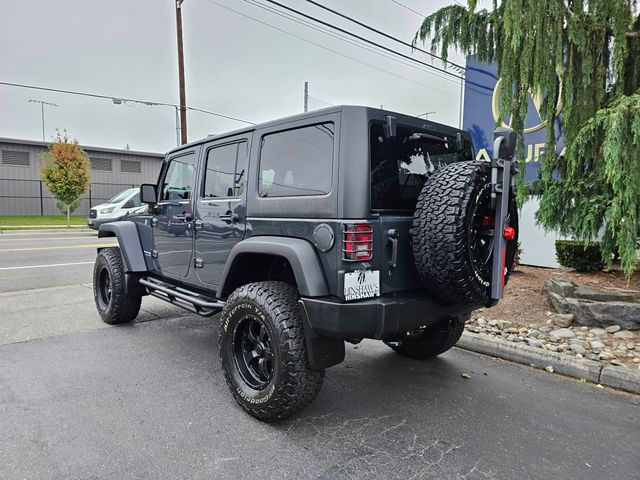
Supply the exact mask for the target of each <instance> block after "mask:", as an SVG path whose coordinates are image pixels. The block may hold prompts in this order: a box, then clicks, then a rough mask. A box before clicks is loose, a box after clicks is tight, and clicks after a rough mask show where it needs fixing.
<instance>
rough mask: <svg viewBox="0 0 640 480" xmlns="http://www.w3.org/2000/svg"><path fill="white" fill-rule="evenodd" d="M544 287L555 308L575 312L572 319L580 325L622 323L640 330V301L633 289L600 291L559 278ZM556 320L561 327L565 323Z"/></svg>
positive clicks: (566, 312) (554, 320) (622, 325)
mask: <svg viewBox="0 0 640 480" xmlns="http://www.w3.org/2000/svg"><path fill="white" fill-rule="evenodd" d="M545 288H546V290H547V292H548V296H549V301H550V302H551V304H552V305H553V307H554V308H555V309H556V311H557V312H559V313H560V314H572V315H573V316H574V318H573V321H574V322H575V323H578V324H579V325H584V326H597V327H600V326H601V327H606V326H609V325H620V326H621V327H622V328H624V329H626V330H640V303H638V302H637V301H636V298H637V297H636V294H635V293H634V292H632V291H624V290H598V289H595V288H592V287H588V286H585V285H578V284H576V283H573V282H567V281H566V280H556V279H553V280H547V281H546V282H545ZM562 320H563V319H557V321H562ZM557 321H556V319H553V322H554V323H556V324H557V325H558V326H563V325H561V324H560V323H557ZM564 326H568V325H564Z"/></svg>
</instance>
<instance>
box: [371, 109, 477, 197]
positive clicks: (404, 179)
mask: <svg viewBox="0 0 640 480" xmlns="http://www.w3.org/2000/svg"><path fill="white" fill-rule="evenodd" d="M416 134H417V135H416ZM420 134H423V135H422V136H421V135H420ZM412 135H413V137H412ZM462 139H463V145H462V149H460V148H459V146H458V145H457V143H458V142H457V141H456V138H455V137H452V136H451V135H450V134H448V135H445V134H442V133H438V132H434V131H432V130H424V129H421V128H418V127H413V126H409V125H403V124H398V125H397V131H396V138H393V139H390V138H387V137H386V136H385V134H384V127H383V122H381V121H374V122H371V125H370V127H369V141H370V155H371V209H372V210H414V209H415V206H416V201H417V200H418V195H420V191H421V190H422V185H424V182H425V181H426V179H427V178H428V176H429V175H431V174H432V173H433V172H435V171H436V170H437V169H439V168H440V167H443V166H445V165H448V164H450V163H454V162H460V161H467V160H473V147H472V146H471V143H470V142H469V141H468V140H467V139H466V138H465V136H463V137H462Z"/></svg>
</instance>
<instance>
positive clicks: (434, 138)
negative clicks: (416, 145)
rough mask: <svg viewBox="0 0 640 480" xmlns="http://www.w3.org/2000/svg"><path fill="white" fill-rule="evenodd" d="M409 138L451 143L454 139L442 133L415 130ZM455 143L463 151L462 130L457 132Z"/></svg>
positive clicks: (412, 140) (410, 139)
mask: <svg viewBox="0 0 640 480" xmlns="http://www.w3.org/2000/svg"><path fill="white" fill-rule="evenodd" d="M408 140H409V141H411V142H415V141H418V140H432V141H436V142H439V143H449V142H450V141H451V140H453V139H450V138H448V137H445V136H444V135H442V136H440V135H434V134H432V133H422V132H415V133H412V134H411V135H410V136H409V137H408ZM455 145H456V148H457V150H458V151H459V152H460V151H462V150H463V148H464V144H463V142H462V135H461V134H460V132H457V133H456V140H455Z"/></svg>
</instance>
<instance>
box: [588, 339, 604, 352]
mask: <svg viewBox="0 0 640 480" xmlns="http://www.w3.org/2000/svg"><path fill="white" fill-rule="evenodd" d="M590 345H591V348H593V349H594V350H602V349H603V348H604V343H602V342H601V341H600V340H593V341H592V342H590Z"/></svg>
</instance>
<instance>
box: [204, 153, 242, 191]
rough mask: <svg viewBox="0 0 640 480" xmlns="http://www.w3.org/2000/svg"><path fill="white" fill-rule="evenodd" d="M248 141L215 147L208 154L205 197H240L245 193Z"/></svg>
mask: <svg viewBox="0 0 640 480" xmlns="http://www.w3.org/2000/svg"><path fill="white" fill-rule="evenodd" d="M246 164H247V142H241V143H232V144H229V145H223V146H221V147H215V148H212V149H211V150H209V153H208V154H207V169H206V173H205V180H204V195H203V196H204V198H218V197H239V196H241V195H242V194H243V193H244V186H245V177H246V175H245V170H246V166H247V165H246Z"/></svg>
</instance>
